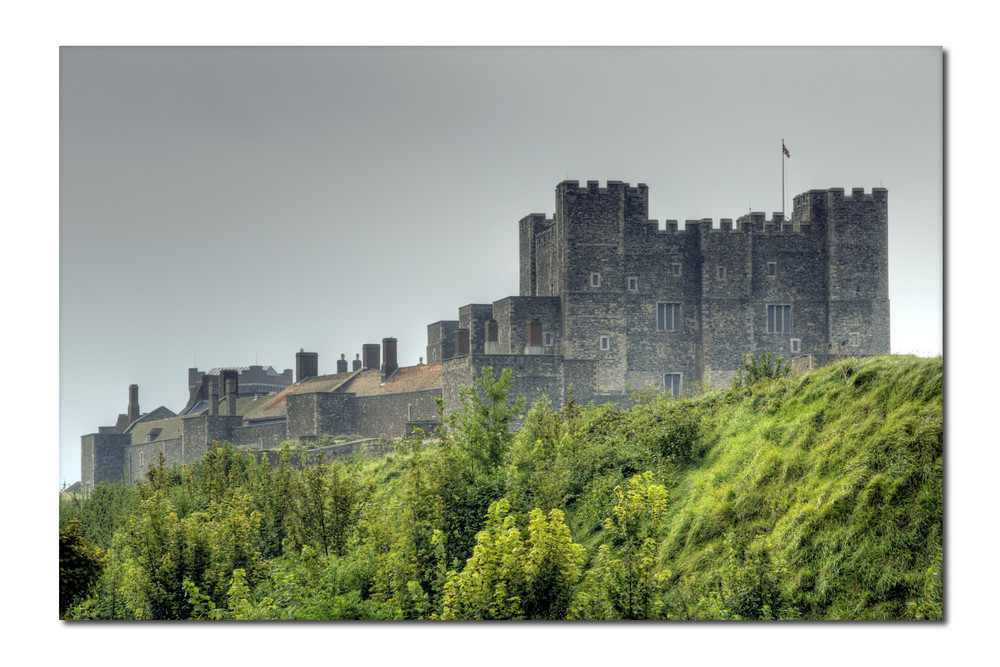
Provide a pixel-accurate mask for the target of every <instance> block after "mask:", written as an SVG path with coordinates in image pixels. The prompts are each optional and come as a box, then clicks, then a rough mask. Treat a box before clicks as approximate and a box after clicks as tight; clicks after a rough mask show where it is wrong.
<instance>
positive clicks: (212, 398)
mask: <svg viewBox="0 0 1000 667" xmlns="http://www.w3.org/2000/svg"><path fill="white" fill-rule="evenodd" d="M205 379H206V380H208V382H209V384H208V414H210V415H212V416H213V417H214V416H216V415H218V414H219V385H218V380H219V378H218V377H217V376H215V375H209V376H207V377H206V378H205Z"/></svg>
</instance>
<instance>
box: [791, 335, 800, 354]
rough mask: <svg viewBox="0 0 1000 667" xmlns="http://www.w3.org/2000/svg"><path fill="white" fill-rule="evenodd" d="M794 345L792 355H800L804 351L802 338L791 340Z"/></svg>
mask: <svg viewBox="0 0 1000 667" xmlns="http://www.w3.org/2000/svg"><path fill="white" fill-rule="evenodd" d="M791 344H792V354H798V353H799V352H801V351H802V340H801V339H800V338H793V339H792V340H791Z"/></svg>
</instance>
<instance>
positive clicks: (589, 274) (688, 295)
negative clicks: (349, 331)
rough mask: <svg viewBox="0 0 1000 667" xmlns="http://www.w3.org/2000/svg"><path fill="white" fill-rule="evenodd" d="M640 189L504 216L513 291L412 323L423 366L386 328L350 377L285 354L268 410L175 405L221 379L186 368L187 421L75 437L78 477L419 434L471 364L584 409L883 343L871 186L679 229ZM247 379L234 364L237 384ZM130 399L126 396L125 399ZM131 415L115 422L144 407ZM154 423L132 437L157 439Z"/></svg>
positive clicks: (880, 350) (574, 185) (579, 193)
mask: <svg viewBox="0 0 1000 667" xmlns="http://www.w3.org/2000/svg"><path fill="white" fill-rule="evenodd" d="M648 200H649V197H648V189H647V187H646V186H645V185H644V184H641V183H640V184H639V185H638V186H636V187H632V186H630V185H628V184H625V183H621V182H619V181H608V182H607V185H606V187H604V188H601V187H599V184H598V183H597V182H596V181H588V182H587V184H586V186H584V187H581V186H580V185H579V183H578V182H577V181H564V182H562V183H560V184H559V185H558V186H557V187H556V191H555V214H554V215H553V217H552V218H546V216H544V215H542V214H537V213H534V214H531V215H528V216H526V217H524V218H523V219H522V220H521V221H520V223H519V234H520V239H519V241H520V243H519V247H520V271H519V281H520V294H519V295H518V296H510V297H507V298H504V299H500V300H499V301H495V302H494V303H492V304H469V305H466V306H462V307H461V308H459V310H458V319H457V320H442V321H439V322H435V323H433V324H430V325H428V326H427V364H421V365H418V366H415V367H406V368H397V367H396V366H397V365H396V360H395V339H392V338H386V339H383V347H384V352H385V354H384V355H383V356H384V360H383V361H384V362H385V363H384V364H382V366H383V367H382V368H381V369H380V364H379V361H380V359H379V346H378V345H377V344H365V345H364V346H363V347H362V355H361V357H362V359H361V360H360V361H361V362H362V363H363V366H364V368H365V369H371V370H363V371H359V370H358V368H357V367H358V366H359V365H361V364H359V360H358V359H356V360H355V362H354V363H353V366H354V368H353V371H352V373H350V374H347V373H344V367H345V366H346V362H345V363H343V364H340V365H338V372H339V375H333V376H318V361H317V357H316V354H315V353H307V352H303V351H300V352H299V353H298V354H297V355H296V384H295V385H292V386H290V387H287V388H285V389H284V390H282V391H281V392H279V393H278V394H277V398H275V396H274V395H271V396H268V397H266V398H265V400H264V402H262V404H261V405H263V403H267V404H268V406H269V408H272V407H273V406H276V405H279V404H281V403H282V402H283V406H282V407H283V410H280V411H277V412H275V411H273V410H272V412H269V413H268V414H267V415H266V416H265V417H261V418H260V419H257V418H254V415H253V414H251V415H250V417H249V418H248V419H244V418H243V417H242V416H240V415H239V414H231V415H230V414H226V415H222V414H218V413H217V412H226V413H229V412H235V411H236V407H235V406H236V404H235V402H234V403H231V404H229V405H228V407H223V409H222V410H219V411H213V410H208V414H204V413H203V414H197V415H195V414H190V415H188V414H187V410H189V409H191V408H192V407H193V405H194V403H195V402H196V401H203V400H206V399H207V400H211V395H212V394H213V393H215V394H221V393H222V392H223V391H224V390H225V388H224V387H218V386H217V384H218V383H217V382H209V380H211V379H213V378H212V376H207V375H204V374H200V372H199V371H197V369H191V371H189V385H191V401H190V403H189V406H188V408H186V409H185V410H182V412H181V414H182V415H187V416H180V417H172V416H171V417H169V418H167V419H164V420H163V424H162V427H157V430H156V434H160V433H161V432H162V436H161V437H162V438H163V439H162V440H156V441H152V442H137V441H135V440H132V439H131V436H130V434H129V433H128V432H126V433H119V432H115V431H119V430H121V429H118V428H111V427H101V429H100V432H99V433H97V434H91V435H86V436H83V448H82V458H83V471H84V472H83V482H84V487H85V488H92V487H93V485H94V484H95V483H98V482H100V481H102V480H105V479H107V480H111V479H117V478H119V477H120V476H121V475H122V471H125V474H126V475H127V476H129V477H130V478H135V477H137V476H140V475H141V474H142V473H143V472H144V466H145V465H147V464H148V462H149V461H155V457H156V456H158V452H160V451H163V452H164V454H165V455H166V457H167V461H168V463H181V462H184V463H187V462H191V461H194V460H197V459H198V458H200V457H201V456H203V455H204V454H205V452H207V451H208V449H209V448H210V447H211V446H212V443H213V442H215V441H223V440H228V441H230V442H233V443H234V444H237V445H241V446H245V447H247V448H248V449H253V450H261V449H272V450H273V449H277V448H278V447H279V446H280V443H281V442H282V441H284V440H286V439H300V440H307V441H308V440H317V439H319V438H320V437H322V436H324V435H358V436H362V437H366V438H378V437H398V436H402V435H405V434H406V433H408V432H409V431H410V430H412V428H413V427H414V426H415V425H419V426H420V427H421V428H423V429H424V430H425V431H429V430H433V429H432V427H433V426H434V425H435V424H437V423H438V415H437V407H436V404H435V399H436V398H442V399H443V400H444V404H445V410H446V411H447V412H451V411H453V410H456V409H458V408H459V407H460V399H459V396H460V392H461V389H462V388H463V387H468V386H471V385H473V384H474V383H475V381H476V379H477V378H478V377H479V376H480V374H481V372H482V369H483V368H484V367H486V366H491V367H493V368H494V370H495V374H496V375H497V376H499V374H500V372H501V371H502V369H504V368H510V369H511V370H512V372H513V375H514V384H513V386H512V388H511V392H510V399H511V401H513V400H516V398H518V397H521V396H523V397H526V398H527V399H528V400H529V401H533V400H535V399H536V398H538V397H540V396H541V395H546V396H548V397H549V399H550V400H551V401H552V403H553V405H554V406H555V407H556V408H561V407H563V406H564V405H565V402H566V401H567V400H568V398H569V396H570V392H571V391H572V397H573V400H574V401H576V402H577V403H586V402H588V401H595V402H605V401H627V400H628V397H629V395H630V393H631V391H632V390H635V389H640V388H643V387H649V386H651V387H653V388H656V389H670V390H672V391H680V392H684V391H688V390H691V389H695V388H697V387H698V386H720V385H724V384H726V383H728V382H729V381H730V379H731V378H732V376H733V375H734V374H735V372H736V370H737V369H738V368H739V367H740V365H741V356H742V355H743V354H747V353H753V354H762V353H764V352H770V353H772V354H777V355H780V356H782V357H785V358H788V359H791V360H792V362H793V365H795V366H796V367H797V368H809V367H815V366H818V365H822V364H825V363H829V362H830V361H831V360H833V359H836V358H838V357H841V356H847V355H873V354H887V353H888V352H889V300H888V193H887V191H886V190H885V189H883V188H875V189H873V190H872V191H871V193H869V194H866V193H865V192H864V190H862V189H859V188H855V189H854V190H853V191H852V192H851V194H850V195H845V193H844V190H843V189H840V188H833V189H829V190H810V191H808V192H805V193H802V194H800V195H798V196H796V197H795V198H794V208H793V211H792V215H791V218H790V219H785V218H784V217H783V216H782V214H780V213H775V214H774V215H773V217H772V218H771V219H770V220H768V219H766V217H765V215H764V214H763V213H750V214H748V215H744V216H742V217H740V218H739V219H738V220H736V221H735V223H734V221H733V220H731V219H726V218H724V219H722V220H721V221H720V224H719V226H718V227H715V226H714V225H713V223H712V221H711V220H708V219H702V220H688V221H686V222H685V224H684V226H683V228H681V229H678V224H677V221H676V220H667V221H666V222H665V223H664V226H663V229H661V228H660V225H659V224H658V223H657V221H655V220H649V219H648ZM487 331H489V332H490V334H492V336H491V337H488V334H487ZM529 331H530V332H531V333H530V334H529ZM488 340H489V344H487V341H488ZM250 368H251V369H253V370H254V371H256V372H258V373H259V372H260V370H261V367H258V366H254V367H250ZM192 371H193V372H192ZM290 373H291V371H290V370H286V371H285V373H284V374H282V375H283V376H284V375H290ZM366 374H367V375H366ZM375 375H377V376H378V377H377V378H375ZM314 376H315V377H314ZM270 377H272V378H273V376H270ZM330 378H343V380H342V381H334V382H332V383H329V382H330ZM282 380H284V378H283V377H282ZM282 380H279V382H280V381H282ZM249 382H251V378H250V375H247V376H246V377H244V376H243V375H242V374H241V375H240V377H239V389H238V391H239V392H240V393H241V394H242V393H243V387H244V386H245V384H246V383H249ZM261 382H263V379H261ZM324 382H327V383H328V384H323V383H324ZM206 383H207V384H208V391H206V389H205V385H206ZM303 383H306V384H305V385H304V384H303ZM393 383H396V384H393ZM213 387H215V389H214V390H213V389H212V388H213ZM219 389H222V391H219ZM136 392H137V389H136ZM133 404H134V405H133ZM137 410H138V405H137V394H136V395H133V393H130V411H133V412H136V411H137ZM164 410H165V409H164ZM274 410H277V408H275V409H274ZM160 414H163V415H167V414H169V415H172V414H173V413H170V412H169V411H165V412H163V413H160ZM173 420H181V421H180V422H179V423H177V422H174V421H173ZM130 421H131V422H133V423H132V424H131V425H130V426H129V428H130V429H132V428H135V423H139V422H143V421H148V418H147V419H145V420H143V419H132V420H130ZM154 426H156V424H154V423H148V424H146V425H145V426H143V427H142V429H144V430H137V431H136V434H137V437H136V439H138V437H139V434H141V433H147V436H146V437H157V436H155V435H152V433H153V431H152V430H151V429H152V427H154Z"/></svg>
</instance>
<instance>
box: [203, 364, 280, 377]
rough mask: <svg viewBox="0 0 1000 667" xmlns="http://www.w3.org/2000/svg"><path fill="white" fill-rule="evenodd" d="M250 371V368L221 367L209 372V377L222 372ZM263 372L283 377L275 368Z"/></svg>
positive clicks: (270, 367) (268, 368) (265, 368)
mask: <svg viewBox="0 0 1000 667" xmlns="http://www.w3.org/2000/svg"><path fill="white" fill-rule="evenodd" d="M248 370H250V367H249V366H220V367H218V368H213V369H211V370H209V371H208V374H209V375H218V374H219V372H220V371H237V372H240V373H242V372H244V371H248ZM263 371H264V373H265V374H267V375H281V373H279V372H278V371H276V370H274V366H264V367H263Z"/></svg>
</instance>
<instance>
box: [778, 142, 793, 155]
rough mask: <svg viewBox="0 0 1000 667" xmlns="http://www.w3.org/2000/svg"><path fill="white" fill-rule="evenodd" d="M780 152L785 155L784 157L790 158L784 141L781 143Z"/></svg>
mask: <svg viewBox="0 0 1000 667" xmlns="http://www.w3.org/2000/svg"><path fill="white" fill-rule="evenodd" d="M781 152H782V153H784V154H785V157H792V154H791V153H789V152H788V149H787V148H785V142H784V141H782V142H781Z"/></svg>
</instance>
